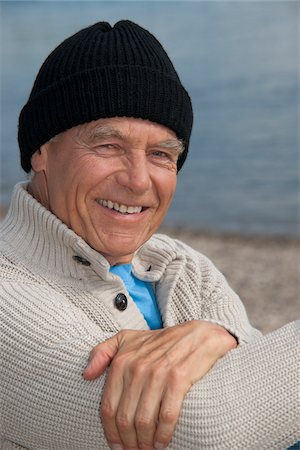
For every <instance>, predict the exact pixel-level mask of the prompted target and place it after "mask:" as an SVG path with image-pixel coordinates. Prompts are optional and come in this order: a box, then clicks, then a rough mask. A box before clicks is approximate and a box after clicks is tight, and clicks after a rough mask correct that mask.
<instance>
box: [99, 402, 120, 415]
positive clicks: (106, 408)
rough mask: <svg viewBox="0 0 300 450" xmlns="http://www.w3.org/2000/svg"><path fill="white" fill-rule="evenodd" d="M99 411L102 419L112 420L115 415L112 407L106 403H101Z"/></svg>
mask: <svg viewBox="0 0 300 450" xmlns="http://www.w3.org/2000/svg"><path fill="white" fill-rule="evenodd" d="M100 411H101V415H102V417H103V418H104V419H112V418H113V417H114V416H115V414H116V412H115V410H114V408H113V407H112V405H111V404H110V403H109V402H107V401H102V403H101V407H100Z"/></svg>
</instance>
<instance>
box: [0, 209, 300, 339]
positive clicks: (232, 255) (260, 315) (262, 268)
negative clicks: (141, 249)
mask: <svg viewBox="0 0 300 450" xmlns="http://www.w3.org/2000/svg"><path fill="white" fill-rule="evenodd" d="M6 212H7V208H4V207H2V206H1V205H0V220H3V218H4V217H5V214H6ZM159 232H160V233H164V234H167V235H169V236H171V237H173V238H176V239H180V240H181V241H183V242H185V243H186V244H188V245H190V246H191V247H192V248H194V249H195V250H197V251H199V252H201V253H203V254H204V255H206V256H207V257H208V258H210V259H211V260H212V261H213V262H214V264H215V265H216V266H217V267H218V269H219V270H220V271H221V272H222V273H223V274H224V276H225V277H226V279H227V281H228V283H229V284H230V285H231V287H232V288H233V289H234V291H235V292H236V293H237V294H238V295H239V296H240V298H241V300H242V302H243V303H244V305H245V308H246V310H247V313H248V316H249V319H250V322H251V323H252V325H253V326H255V327H256V328H258V329H260V330H261V331H262V332H263V333H268V332H270V331H272V330H274V329H277V328H279V327H281V326H283V325H285V324H286V323H288V322H291V321H293V320H297V319H299V318H300V277H299V274H300V239H299V238H297V237H290V236H277V235H275V236H274V235H248V234H247V235H243V234H237V233H218V232H216V233H213V232H208V231H201V230H199V231H195V230H188V229H186V228H171V227H165V226H164V227H161V228H160V229H159Z"/></svg>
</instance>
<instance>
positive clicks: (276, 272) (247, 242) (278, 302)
mask: <svg viewBox="0 0 300 450" xmlns="http://www.w3.org/2000/svg"><path fill="white" fill-rule="evenodd" d="M160 231H161V232H162V233H165V234H168V235H169V236H172V237H174V238H177V239H180V240H181V241H183V242H185V243H186V244H188V245H190V246H191V247H193V248H194V249H195V250H198V251H199V252H201V253H203V254H204V255H206V256H207V257H209V258H210V259H211V260H212V261H213V262H214V264H215V265H216V266H217V267H218V269H219V270H220V271H221V272H222V273H223V274H224V276H225V277H226V279H227V281H228V282H229V284H230V286H231V287H232V288H233V289H234V290H235V292H237V293H238V295H239V296H240V298H241V300H242V301H243V303H244V305H245V307H246V310H247V313H248V316H249V318H250V322H251V324H252V325H253V326H254V327H256V328H258V329H259V330H261V331H262V332H263V333H268V332H271V331H272V330H275V329H277V328H279V327H281V326H283V325H285V324H286V323H288V322H291V321H294V320H297V319H299V318H300V240H299V239H297V238H290V237H276V236H275V237H273V236H243V235H236V234H235V235H234V234H210V233H203V232H197V231H188V230H186V229H169V228H168V229H166V228H163V229H161V230H160Z"/></svg>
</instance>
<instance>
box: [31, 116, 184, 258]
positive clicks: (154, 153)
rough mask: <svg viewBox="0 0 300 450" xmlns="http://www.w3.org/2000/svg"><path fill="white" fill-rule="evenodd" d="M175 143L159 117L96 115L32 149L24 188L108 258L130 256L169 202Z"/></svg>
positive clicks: (176, 151)
mask: <svg viewBox="0 0 300 450" xmlns="http://www.w3.org/2000/svg"><path fill="white" fill-rule="evenodd" d="M181 151H182V145H181V143H180V141H178V139H177V138H176V135H175V133H174V132H173V131H171V130H169V129H168V128H166V127H164V126H162V125H158V124H156V123H153V122H150V121H147V120H142V119H134V118H112V119H100V120H97V121H94V122H90V123H88V124H85V125H80V126H77V127H74V128H72V129H70V130H68V131H66V132H64V133H61V134H60V135H58V136H57V137H55V138H54V139H53V140H51V141H49V142H48V143H47V144H45V145H43V146H42V147H41V149H40V151H38V152H36V153H35V154H34V155H33V158H32V166H33V170H34V171H35V176H34V179H33V182H32V185H31V192H32V193H33V195H34V196H35V197H36V198H37V199H38V200H39V201H40V202H41V203H42V204H43V205H44V206H46V207H47V208H48V209H49V210H50V211H52V212H53V213H54V214H55V215H56V216H57V217H59V218H60V219H61V220H62V221H63V222H64V223H65V224H66V225H67V226H68V227H69V228H71V229H72V230H74V231H75V233H77V234H78V235H79V236H81V237H82V238H83V239H84V240H85V241H86V242H87V243H88V244H89V245H90V246H91V247H92V248H94V249H95V250H97V251H98V252H100V253H101V254H102V255H104V256H105V257H106V258H107V260H108V261H109V262H110V264H111V265H114V264H117V263H125V262H129V261H131V259H132V256H133V253H134V252H135V251H136V250H137V249H138V248H139V247H140V246H141V245H142V244H143V243H144V242H146V241H147V240H148V239H149V238H150V237H151V235H152V234H153V233H154V232H155V231H156V230H157V228H158V227H159V225H160V224H161V222H162V220H163V218H164V216H165V214H166V212H167V210H168V207H169V205H170V203H171V200H172V197H173V195H174V192H175V188H176V178H177V167H176V162H177V159H178V156H179V154H180V152H181Z"/></svg>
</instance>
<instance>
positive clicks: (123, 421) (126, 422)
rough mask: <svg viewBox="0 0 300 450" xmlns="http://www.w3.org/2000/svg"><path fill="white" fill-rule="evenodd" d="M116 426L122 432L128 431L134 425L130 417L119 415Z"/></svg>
mask: <svg viewBox="0 0 300 450" xmlns="http://www.w3.org/2000/svg"><path fill="white" fill-rule="evenodd" d="M116 424H117V427H118V430H119V431H120V432H126V431H128V430H129V429H130V428H131V425H132V424H131V421H130V419H129V417H128V415H127V414H124V413H119V414H117V417H116Z"/></svg>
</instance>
